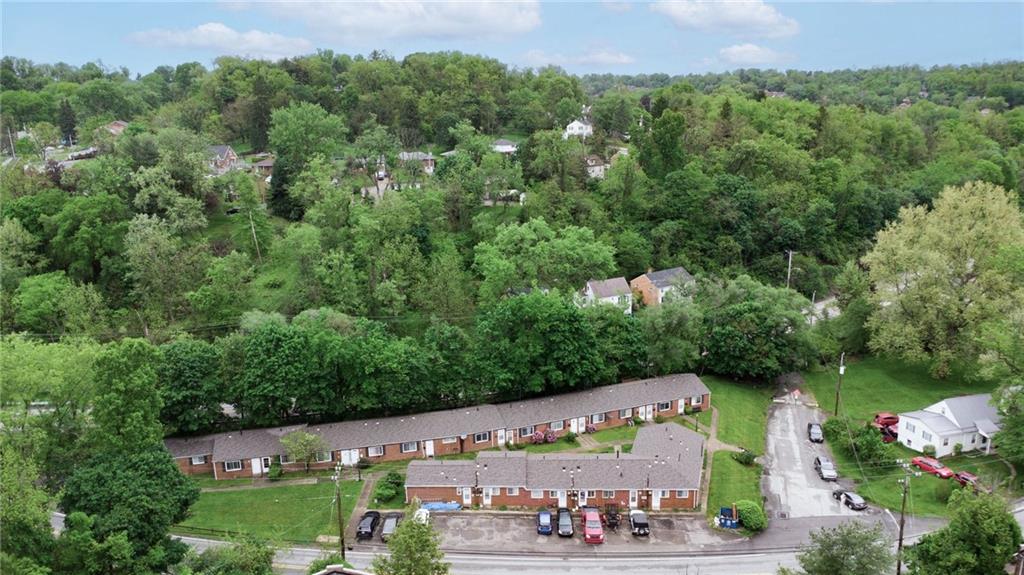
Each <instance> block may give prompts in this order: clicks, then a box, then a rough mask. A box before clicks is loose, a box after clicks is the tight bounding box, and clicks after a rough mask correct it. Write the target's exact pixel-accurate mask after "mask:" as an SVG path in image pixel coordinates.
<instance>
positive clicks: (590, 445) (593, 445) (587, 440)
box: [576, 433, 601, 451]
mask: <svg viewBox="0 0 1024 575" xmlns="http://www.w3.org/2000/svg"><path fill="white" fill-rule="evenodd" d="M576 441H577V442H579V444H580V447H581V448H582V449H583V450H584V451H590V450H591V449H600V448H601V444H600V443H598V442H597V441H595V440H594V438H593V437H591V435H590V434H589V433H583V434H580V435H577V436H576Z"/></svg>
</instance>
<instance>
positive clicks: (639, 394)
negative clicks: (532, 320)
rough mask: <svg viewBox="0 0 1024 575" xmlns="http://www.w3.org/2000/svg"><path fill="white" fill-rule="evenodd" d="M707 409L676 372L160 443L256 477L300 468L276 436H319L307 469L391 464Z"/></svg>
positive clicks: (223, 474)
mask: <svg viewBox="0 0 1024 575" xmlns="http://www.w3.org/2000/svg"><path fill="white" fill-rule="evenodd" d="M688 407H689V408H692V409H696V410H707V409H709V408H710V407H711V392H710V391H709V390H708V388H707V386H705V385H704V382H702V381H701V380H700V378H698V377H697V376H696V375H694V374H674V375H668V376H664V377H657V378H651V379H644V380H639V381H632V382H627V383H619V384H615V385H608V386H603V387H597V388H594V389H590V390H585V391H578V392H573V393H566V394H561V395H555V396H550V397H540V398H534V399H528V400H523V401H517V402H510V403H502V404H496V405H495V404H484V405H477V406H471V407H461V408H458V409H448V410H443V411H431V412H427V413H419V414H414V415H402V416H395V417H387V418H379V419H361V420H352V421H341V422H336V423H324V424H319V425H316V424H310V425H306V424H302V425H292V426H282V427H275V428H264V429H246V430H240V431H228V432H222V433H216V434H212V435H207V436H203V437H192V438H168V439H166V440H165V445H166V446H167V449H168V450H169V451H170V452H171V455H172V457H174V459H175V462H176V463H177V464H178V467H179V468H180V469H181V470H182V471H183V472H184V473H187V474H190V475H197V474H207V473H211V472H212V473H213V476H214V478H216V479H231V478H238V477H258V476H261V475H264V474H266V473H267V472H268V471H269V470H270V467H271V466H272V465H280V466H281V467H282V468H284V469H285V470H299V469H302V468H303V464H302V463H299V462H294V461H289V459H288V455H287V453H286V452H285V450H284V448H283V446H282V445H281V442H280V440H281V438H282V437H283V436H285V435H287V434H288V433H291V432H293V431H300V430H301V431H305V432H308V433H313V434H316V435H319V436H320V437H322V438H323V440H324V443H325V445H326V446H327V450H325V451H324V452H322V453H320V454H318V455H317V457H316V460H315V461H314V462H313V463H312V464H311V467H312V468H330V467H333V466H334V465H335V464H336V463H337V462H341V463H342V464H343V465H355V464H356V463H357V462H358V461H359V460H360V459H367V460H369V461H390V460H397V459H412V458H425V459H430V458H433V457H435V456H440V455H452V454H457V453H467V452H474V451H480V450H484V449H490V448H495V447H503V446H505V445H508V444H511V443H529V442H532V441H533V435H534V434H535V433H536V432H542V433H547V432H548V431H550V432H551V433H553V434H554V435H557V436H562V435H564V434H566V433H568V432H573V433H583V432H585V431H586V430H587V428H588V426H591V428H592V429H604V428H607V427H615V426H619V425H626V424H628V423H630V422H631V421H632V419H633V418H634V417H637V418H639V419H641V420H644V421H651V420H653V419H654V418H655V417H656V416H658V415H661V416H673V415H676V414H679V413H683V412H684V411H685V410H686V409H687V408H688Z"/></svg>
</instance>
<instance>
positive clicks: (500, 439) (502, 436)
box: [498, 429, 505, 447]
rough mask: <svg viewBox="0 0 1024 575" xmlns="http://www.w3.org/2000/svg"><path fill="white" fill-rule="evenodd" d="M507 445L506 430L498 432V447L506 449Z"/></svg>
mask: <svg viewBox="0 0 1024 575" xmlns="http://www.w3.org/2000/svg"><path fill="white" fill-rule="evenodd" d="M504 445H505V430H504V429H499V430H498V447H504Z"/></svg>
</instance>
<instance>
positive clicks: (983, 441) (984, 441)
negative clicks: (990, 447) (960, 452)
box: [981, 435, 988, 445]
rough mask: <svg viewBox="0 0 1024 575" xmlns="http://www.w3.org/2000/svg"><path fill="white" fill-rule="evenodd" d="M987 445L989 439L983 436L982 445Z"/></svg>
mask: <svg viewBox="0 0 1024 575" xmlns="http://www.w3.org/2000/svg"><path fill="white" fill-rule="evenodd" d="M986 443H988V438H987V437H985V436H984V435H982V436H981V444H982V445H984V444H986Z"/></svg>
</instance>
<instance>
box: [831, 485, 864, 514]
mask: <svg viewBox="0 0 1024 575" xmlns="http://www.w3.org/2000/svg"><path fill="white" fill-rule="evenodd" d="M832 497H833V498H835V500H836V501H841V502H842V503H843V504H844V505H846V506H847V507H849V508H850V509H853V510H855V511H862V510H864V509H867V508H868V504H867V502H866V501H864V498H863V497H861V496H860V495H857V494H856V493H854V492H852V491H847V490H845V489H836V490H835V491H833V492H832Z"/></svg>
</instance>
